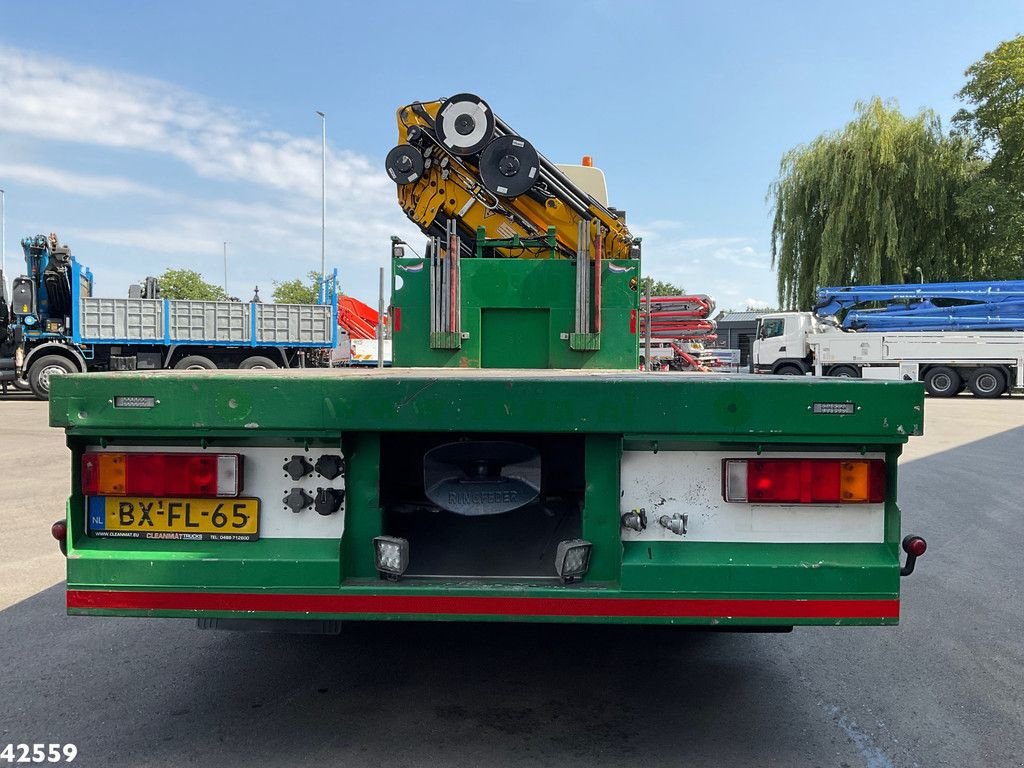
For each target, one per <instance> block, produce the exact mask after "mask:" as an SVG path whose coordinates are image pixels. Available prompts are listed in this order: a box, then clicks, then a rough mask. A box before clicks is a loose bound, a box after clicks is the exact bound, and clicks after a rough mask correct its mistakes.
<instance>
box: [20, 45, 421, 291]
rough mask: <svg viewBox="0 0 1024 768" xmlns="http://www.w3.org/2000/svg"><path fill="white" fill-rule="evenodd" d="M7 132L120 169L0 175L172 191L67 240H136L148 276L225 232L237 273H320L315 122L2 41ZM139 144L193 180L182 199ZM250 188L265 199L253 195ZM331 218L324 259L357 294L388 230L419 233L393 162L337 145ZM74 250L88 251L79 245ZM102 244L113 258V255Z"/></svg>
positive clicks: (109, 192)
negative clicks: (305, 125) (87, 151)
mask: <svg viewBox="0 0 1024 768" xmlns="http://www.w3.org/2000/svg"><path fill="white" fill-rule="evenodd" d="M311 115H312V113H311ZM0 134H5V135H6V136H8V137H9V138H14V139H16V140H17V141H18V142H19V143H20V144H22V145H24V146H26V147H29V148H31V149H32V150H33V154H39V153H46V152H47V150H48V149H50V148H51V147H53V146H54V144H55V143H56V142H61V143H72V144H77V145H83V146H87V147H90V148H92V150H93V156H99V157H102V158H103V159H104V161H105V162H106V161H108V162H107V165H108V167H111V168H115V167H116V168H118V169H119V172H120V175H117V176H89V175H85V174H81V173H75V172H72V171H68V170H65V169H62V168H56V167H48V166H38V165H29V164H26V163H8V164H6V165H4V166H3V167H2V168H0V174H5V176H6V177H8V178H11V179H13V180H17V181H21V182H23V183H25V184H31V185H36V186H46V187H49V188H52V189H57V190H60V191H62V192H67V193H72V194H78V195H82V196H86V197H92V198H105V197H114V196H117V195H136V196H140V195H141V196H145V197H147V198H152V199H158V198H161V197H162V198H163V199H164V202H166V201H167V200H173V203H174V204H173V205H172V206H169V205H166V204H164V205H161V206H160V207H159V208H154V209H152V210H150V211H148V212H143V213H142V214H140V215H136V216H135V217H134V218H133V219H132V220H131V221H130V222H128V221H126V222H125V226H124V227H119V226H117V225H116V224H115V225H114V226H109V225H106V226H94V225H93V224H92V222H91V221H90V220H88V219H86V220H79V221H63V222H56V223H55V224H57V225H59V226H60V228H61V232H62V233H66V234H67V235H68V238H67V239H68V240H69V241H71V238H72V237H75V238H78V239H79V240H81V241H83V242H87V243H95V244H100V245H105V246H131V247H134V248H135V249H137V251H138V255H137V261H138V262H139V263H137V264H135V265H132V266H134V267H135V268H137V269H139V270H141V271H142V272H146V271H149V272H159V271H161V270H162V268H163V266H164V265H166V264H175V263H189V262H198V263H203V262H204V261H207V260H208V257H209V256H212V255H214V254H219V253H221V249H222V242H223V241H224V240H227V241H229V242H231V243H232V246H231V247H230V248H229V261H231V252H232V251H233V252H234V253H235V255H236V264H237V266H236V267H235V269H236V270H237V273H238V274H239V279H242V278H243V276H244V278H245V279H253V280H256V279H258V280H259V281H260V282H261V284H265V283H266V284H268V283H269V282H270V278H276V279H287V278H290V277H293V276H296V275H299V274H302V273H304V272H305V271H308V270H310V269H316V268H319V264H320V194H321V190H320V172H321V143H320V140H319V135H318V134H319V132H318V131H317V132H314V131H311V134H314V136H315V137H314V136H311V137H301V136H294V135H291V134H288V133H286V132H283V131H280V130H275V129H273V128H270V127H267V126H262V125H260V124H258V123H257V122H255V121H253V120H251V119H250V118H249V117H248V116H246V115H245V114H243V113H241V112H239V111H238V110H235V109H232V108H230V107H225V106H221V105H218V104H214V103H213V102H212V101H210V100H209V99H207V98H205V97H203V96H202V95H200V94H196V93H193V92H190V91H188V90H185V89H183V88H180V87H178V86H176V85H174V84H172V83H168V82H165V81H161V80H156V79H152V78H145V77H139V76H136V75H132V74H128V73H124V72H117V71H112V70H106V69H100V68H96V67H89V66H83V65H81V64H80V63H78V62H71V61H66V60H63V59H59V58H56V57H50V56H45V55H40V54H37V53H35V52H28V51H25V50H20V49H16V48H10V47H3V46H0ZM124 150H131V153H126V152H125V151H124ZM140 152H141V153H144V154H143V155H142V156H141V157H143V159H145V154H148V155H149V156H151V157H152V158H169V159H171V160H174V161H177V162H179V163H182V164H184V166H186V167H187V168H189V169H190V170H191V171H192V172H193V173H194V174H195V175H196V177H197V178H193V179H192V180H188V179H186V180H185V181H184V182H181V181H178V182H177V186H176V189H177V192H178V194H172V193H166V192H161V190H160V189H158V186H159V185H158V184H157V183H155V181H154V180H153V179H151V178H146V177H144V176H142V175H141V174H140V173H139V171H138V169H139V167H140V165H139V163H138V160H139V158H140V154H139V153H140ZM98 153H103V154H98ZM141 167H147V166H145V165H143V166H141ZM133 171H134V173H133ZM203 179H210V180H215V181H217V182H220V183H228V184H232V183H236V184H244V196H245V198H246V199H247V202H237V201H232V200H225V199H219V198H218V199H210V195H209V194H208V189H209V187H208V186H206V185H204V183H203V181H202V180H203ZM217 194H218V195H223V189H222V188H218V192H217ZM254 197H255V198H259V199H258V200H256V201H255V202H252V199H253V198H254ZM113 213H114V214H115V215H116V213H117V212H116V210H115V211H113ZM327 213H328V222H327V224H328V228H327V253H328V265H329V266H330V265H331V264H335V263H337V264H339V266H341V267H342V273H343V275H345V278H344V279H345V281H346V289H347V290H351V291H353V292H356V293H367V292H370V291H375V286H376V275H375V274H374V273H375V270H373V269H372V268H371V266H372V265H376V264H385V263H386V254H387V253H388V248H389V243H388V236H389V235H390V234H393V233H394V234H399V235H401V236H403V237H406V238H409V237H413V238H418V237H419V236H418V232H417V231H416V230H415V228H413V227H412V225H411V224H410V223H409V222H408V221H407V219H406V218H405V216H404V215H403V214H402V213H401V211H400V209H399V207H398V205H397V202H396V200H395V192H394V185H393V184H392V182H391V181H390V180H389V179H388V178H387V176H386V174H385V173H384V171H383V169H382V168H378V167H377V163H376V162H375V161H371V160H370V159H369V158H367V157H364V156H362V155H359V154H357V153H354V152H351V151H347V150H344V149H338V148H335V147H330V146H329V147H328V156H327ZM102 218H105V219H107V220H109V219H110V216H109V215H107V216H104V217H102ZM71 244H72V246H73V247H74V245H75V244H74V243H73V242H72V243H71ZM76 251H77V252H78V253H80V254H83V256H84V255H85V254H86V251H85V249H83V248H76ZM99 253H100V255H102V256H103V258H106V256H105V255H103V254H105V253H106V251H100V252H99ZM146 254H149V255H148V256H147V255H146ZM111 258H112V257H111ZM93 266H94V267H95V268H96V270H97V272H98V274H102V269H103V265H100V264H96V263H95V259H93ZM208 279H209V276H208ZM118 288H120V286H113V289H115V290H116V289H118ZM371 295H372V294H371Z"/></svg>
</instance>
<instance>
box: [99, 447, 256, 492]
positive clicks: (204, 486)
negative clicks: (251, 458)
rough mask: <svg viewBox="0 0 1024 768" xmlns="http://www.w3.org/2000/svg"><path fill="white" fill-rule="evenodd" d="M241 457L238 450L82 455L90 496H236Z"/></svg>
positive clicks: (240, 470) (240, 474)
mask: <svg viewBox="0 0 1024 768" xmlns="http://www.w3.org/2000/svg"><path fill="white" fill-rule="evenodd" d="M241 488H242V457H241V456H240V455H238V454H237V453H113V452H95V453H86V454H83V456H82V493H84V494H85V495H87V496H172V497H178V496H185V497H189V496H192V497H208V496H214V497H215V496H237V495H238V494H239V492H240V491H241Z"/></svg>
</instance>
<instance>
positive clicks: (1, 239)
mask: <svg viewBox="0 0 1024 768" xmlns="http://www.w3.org/2000/svg"><path fill="white" fill-rule="evenodd" d="M0 299H3V300H4V301H6V300H7V192H6V191H5V190H2V189H0Z"/></svg>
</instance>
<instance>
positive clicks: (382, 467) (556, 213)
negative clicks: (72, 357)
mask: <svg viewBox="0 0 1024 768" xmlns="http://www.w3.org/2000/svg"><path fill="white" fill-rule="evenodd" d="M399 126H400V141H401V142H402V143H400V144H399V146H397V147H396V148H395V149H394V150H392V152H391V153H389V155H388V161H387V165H388V172H389V175H390V176H391V177H392V179H393V180H395V182H396V184H397V185H398V196H399V201H400V203H401V204H402V207H403V209H404V210H405V211H406V213H407V214H408V215H409V217H410V218H411V219H413V220H414V221H415V222H416V223H417V224H419V225H420V226H421V228H422V229H423V231H424V232H425V233H426V234H428V235H430V237H431V241H430V244H429V249H428V252H427V253H426V254H425V256H424V257H423V258H420V257H418V256H417V257H415V258H413V257H407V256H406V255H405V253H404V250H403V249H402V248H401V247H400V245H399V244H398V243H395V249H394V251H393V254H392V255H393V258H392V260H391V266H392V299H391V309H390V312H389V315H390V320H391V324H392V333H393V339H392V343H393V351H394V367H392V368H390V369H376V370H355V369H346V370H341V371H339V370H302V371H284V370H281V371H203V372H196V371H180V372H178V371H174V372H171V371H167V372H153V373H120V374H109V375H103V374H101V375H95V376H93V375H86V376H71V377H58V378H57V379H56V380H55V381H54V383H53V389H52V393H51V398H50V419H51V423H52V424H53V425H54V426H57V427H61V428H63V429H65V430H66V432H67V440H68V445H69V447H70V449H71V453H72V462H73V464H72V466H73V480H72V489H71V497H70V499H69V502H68V508H67V515H66V518H65V519H64V520H61V521H59V522H58V523H56V524H55V525H54V534H55V536H56V537H57V538H58V539H59V540H61V541H62V543H63V546H64V548H65V549H66V554H67V569H68V570H67V605H68V610H69V611H70V612H72V613H78V614H93V615H109V616H167V617H188V618H198V619H200V620H202V622H204V623H206V624H216V623H218V622H224V621H230V620H235V621H236V622H237V621H241V622H252V621H254V620H264V619H265V620H272V621H275V622H281V621H285V620H299V621H304V622H318V623H319V624H320V625H322V626H332V627H333V626H335V623H336V622H337V621H338V620H343V619H444V620H478V619H486V620H501V621H581V622H630V623H668V624H690V625H704V626H712V625H728V626H737V627H746V628H758V629H765V628H786V627H792V626H794V625H801V624H894V623H896V622H897V621H898V619H899V596H900V575H901V573H903V574H905V573H909V572H910V571H911V570H912V569H913V563H914V558H915V557H916V556H917V555H919V554H921V553H922V552H923V549H924V542H923V540H922V539H920V538H915V537H908V539H904V540H903V545H904V548H905V549H906V550H907V563H906V565H903V566H901V564H900V544H901V538H900V536H901V534H900V527H901V524H900V509H899V506H898V504H897V499H896V491H897V460H898V457H899V455H900V451H901V448H902V446H903V444H904V443H905V442H906V440H907V439H908V437H909V436H911V435H917V434H920V433H921V431H922V417H923V412H922V409H923V391H922V388H921V385H920V384H917V383H909V382H908V383H904V382H879V381H873V382H869V381H855V380H847V379H838V380H829V379H824V380H811V379H801V378H794V377H778V378H772V377H762V376H758V377H747V376H740V375H735V376H732V375H704V374H662V373H649V372H642V371H638V370H637V365H638V358H639V340H638V336H637V331H638V327H639V325H640V320H641V318H640V317H639V312H640V301H639V285H640V275H641V271H640V265H641V262H640V254H639V247H640V243H639V240H638V239H636V238H633V237H632V236H631V235H630V234H629V230H628V229H627V228H626V226H625V214H624V213H623V212H622V211H621V210H619V211H617V210H615V209H612V208H610V207H608V206H607V204H606V202H605V200H604V196H605V193H604V192H603V176H602V177H599V178H598V176H597V175H595V174H599V172H597V170H596V169H594V168H592V167H588V166H587V165H586V164H584V165H583V166H578V167H574V168H563V167H561V166H559V167H556V166H554V165H552V164H551V163H549V162H548V161H546V160H545V159H544V158H543V157H541V156H539V155H538V153H536V152H535V151H534V150H533V149H532V146H530V145H529V142H527V141H526V140H525V139H522V138H521V137H519V136H518V135H517V134H515V133H514V132H513V131H512V130H511V129H510V128H509V127H508V126H507V125H506V124H504V123H503V122H502V121H501V120H500V119H498V118H496V117H494V116H493V113H492V112H491V111H490V110H489V108H488V107H487V105H486V104H485V103H483V102H482V101H481V100H479V99H478V98H477V97H473V96H471V95H469V94H460V95H458V96H456V97H452V98H451V99H448V100H445V101H443V102H431V103H426V104H423V103H419V102H417V103H416V104H413V105H410V106H408V107H404V108H402V109H401V110H399ZM481 148H483V149H481ZM581 185H584V186H586V187H587V189H586V190H585V189H584V188H583V186H581ZM587 190H589V191H587ZM574 229H575V232H573V230H574ZM648 326H649V324H648Z"/></svg>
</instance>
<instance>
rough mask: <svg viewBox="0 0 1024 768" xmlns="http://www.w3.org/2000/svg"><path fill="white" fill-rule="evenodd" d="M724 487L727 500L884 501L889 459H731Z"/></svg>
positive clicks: (789, 501) (725, 463)
mask: <svg viewBox="0 0 1024 768" xmlns="http://www.w3.org/2000/svg"><path fill="white" fill-rule="evenodd" d="M744 475H745V477H744ZM722 487H723V495H724V498H725V500H726V501H736V502H744V501H745V502H749V503H751V504H863V503H868V502H870V503H880V502H883V501H885V492H886V471H885V461H884V460H882V459H748V460H744V459H726V460H725V462H724V463H723V474H722Z"/></svg>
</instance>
